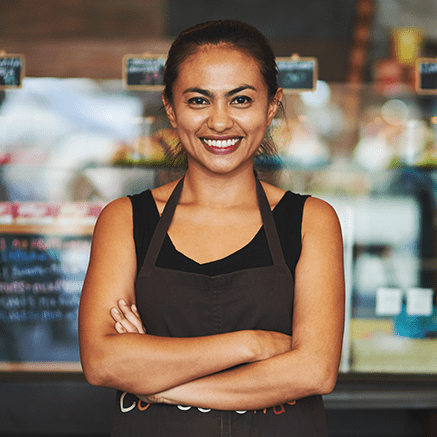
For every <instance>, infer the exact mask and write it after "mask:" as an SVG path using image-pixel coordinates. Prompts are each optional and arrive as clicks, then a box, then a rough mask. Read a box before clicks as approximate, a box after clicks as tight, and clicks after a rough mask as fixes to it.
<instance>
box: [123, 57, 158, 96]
mask: <svg viewBox="0 0 437 437" xmlns="http://www.w3.org/2000/svg"><path fill="white" fill-rule="evenodd" d="M165 59H166V58H165V57H163V56H158V55H156V56H153V55H125V56H123V70H122V73H123V84H124V87H125V88H126V89H130V90H157V89H162V87H163V85H164V66H165Z"/></svg>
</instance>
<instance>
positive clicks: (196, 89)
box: [184, 85, 256, 98]
mask: <svg viewBox="0 0 437 437" xmlns="http://www.w3.org/2000/svg"><path fill="white" fill-rule="evenodd" d="M246 89H250V90H254V91H256V88H255V87H253V86H252V85H241V86H239V87H237V88H235V89H233V90H231V91H228V92H227V93H226V94H225V97H231V96H233V95H235V94H238V93H239V92H241V91H244V90H246ZM187 93H199V94H202V95H204V96H206V97H210V98H212V97H214V93H212V92H211V91H208V90H204V89H203V88H199V87H191V88H187V89H186V90H185V91H184V94H187Z"/></svg>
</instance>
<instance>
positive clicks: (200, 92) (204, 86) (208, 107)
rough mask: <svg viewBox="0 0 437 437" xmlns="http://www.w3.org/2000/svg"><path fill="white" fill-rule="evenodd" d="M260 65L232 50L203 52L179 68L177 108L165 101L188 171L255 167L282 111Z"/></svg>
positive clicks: (206, 48)
mask: <svg viewBox="0 0 437 437" xmlns="http://www.w3.org/2000/svg"><path fill="white" fill-rule="evenodd" d="M281 97H282V90H281V89H280V90H278V93H277V95H276V96H275V98H274V99H273V101H272V102H269V100H268V96H267V87H266V85H265V83H264V80H263V78H262V76H261V73H260V70H259V67H258V64H257V63H256V61H255V60H254V59H253V58H252V57H251V56H249V55H247V54H245V53H244V52H241V51H239V50H238V49H234V48H229V47H226V46H203V47H201V48H200V49H199V50H198V51H197V52H196V53H194V54H193V55H191V56H190V57H188V58H187V59H186V60H185V61H184V62H183V64H182V65H181V66H180V68H179V76H178V78H177V80H176V81H175V83H174V86H173V103H172V104H170V103H169V102H168V101H166V99H165V98H164V105H165V108H166V111H167V115H168V117H169V120H170V122H171V124H172V126H173V127H174V128H176V129H177V132H178V135H179V139H180V141H181V143H182V145H183V146H184V148H185V150H186V152H187V156H188V165H189V168H190V169H191V168H192V167H193V166H195V167H197V168H202V169H203V170H207V171H209V172H214V173H220V174H224V173H229V172H232V171H236V170H237V169H242V168H249V167H250V168H252V167H253V157H254V155H255V153H256V151H257V149H258V147H259V145H260V143H261V141H262V140H263V138H264V135H265V133H266V130H267V127H268V126H269V125H270V123H271V121H272V119H273V116H274V115H275V113H276V110H277V109H278V105H279V101H280V99H281Z"/></svg>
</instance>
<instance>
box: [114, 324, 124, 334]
mask: <svg viewBox="0 0 437 437" xmlns="http://www.w3.org/2000/svg"><path fill="white" fill-rule="evenodd" d="M115 330H116V331H117V332H118V333H119V334H125V333H126V329H124V327H123V325H122V324H121V323H120V322H117V323H116V324H115Z"/></svg>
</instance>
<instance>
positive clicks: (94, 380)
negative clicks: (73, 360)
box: [82, 360, 109, 387]
mask: <svg viewBox="0 0 437 437" xmlns="http://www.w3.org/2000/svg"><path fill="white" fill-rule="evenodd" d="M82 371H83V375H84V376H85V379H86V381H87V382H88V383H89V384H91V385H93V386H96V387H105V386H108V379H109V378H108V377H107V375H106V372H104V371H103V370H102V366H100V365H98V364H97V363H96V362H91V361H90V360H82Z"/></svg>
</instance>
